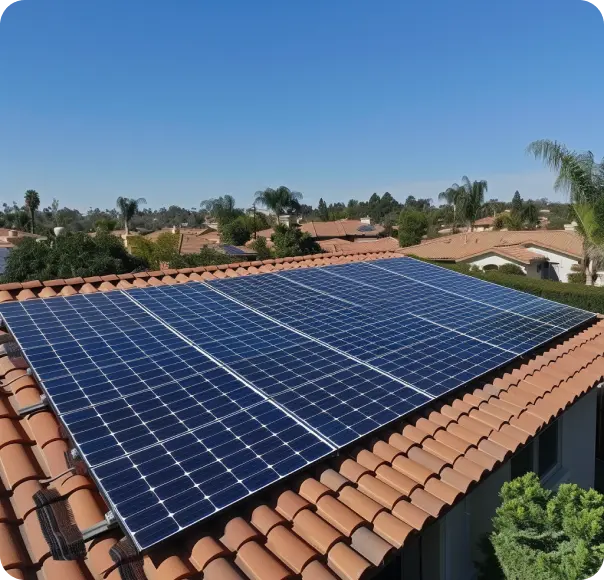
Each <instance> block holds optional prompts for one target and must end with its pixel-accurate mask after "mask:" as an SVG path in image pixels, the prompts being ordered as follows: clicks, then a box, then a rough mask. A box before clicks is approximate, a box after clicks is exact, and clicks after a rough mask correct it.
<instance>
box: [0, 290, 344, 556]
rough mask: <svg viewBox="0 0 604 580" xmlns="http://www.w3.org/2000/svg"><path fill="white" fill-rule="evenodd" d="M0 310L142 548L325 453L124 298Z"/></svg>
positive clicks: (325, 447) (293, 422)
mask: <svg viewBox="0 0 604 580" xmlns="http://www.w3.org/2000/svg"><path fill="white" fill-rule="evenodd" d="M0 311H1V313H2V316H3V317H4V319H5V320H6V322H7V324H8V327H9V329H11V331H12V332H13V334H14V335H15V337H16V338H17V340H18V341H19V343H20V346H21V348H22V350H23V353H24V355H25V356H26V357H27V359H28V360H29V361H30V363H31V364H32V367H33V368H34V371H35V372H36V374H37V375H38V379H39V381H40V384H41V385H42V387H43V388H44V390H45V391H46V393H47V394H48V396H49V398H50V400H51V402H52V404H53V405H54V406H55V408H56V409H57V413H58V414H59V416H60V418H61V420H62V421H63V423H64V424H65V426H66V427H67V429H68V430H69V432H70V435H71V437H72V440H73V442H74V444H75V445H76V447H77V448H78V449H79V450H80V452H81V453H82V456H83V457H84V459H85V461H86V463H87V464H88V466H89V467H90V468H91V470H92V473H93V475H94V476H95V478H96V479H97V482H98V483H99V486H100V488H101V489H102V490H103V491H104V492H105V494H106V497H107V499H108V502H109V503H110V505H111V506H112V508H113V509H114V510H115V513H116V515H117V517H118V518H119V519H120V520H121V522H122V524H123V526H124V529H125V531H126V532H128V533H129V534H130V535H131V537H132V538H133V539H134V541H135V542H136V543H137V545H138V546H139V547H140V548H141V549H144V548H148V547H150V546H151V545H154V544H156V543H157V542H159V541H161V540H162V539H165V538H166V537H168V536H170V535H172V534H174V533H177V532H178V531H180V530H181V529H184V528H185V527H186V526H188V525H191V524H192V523H194V522H197V521H200V520H202V519H204V518H205V517H207V516H208V515H210V514H212V513H215V512H216V511H218V510H220V509H222V508H224V507H225V506H226V505H229V504H231V503H233V502H235V501H238V500H241V499H243V498H245V497H247V496H248V495H249V494H250V493H253V492H254V491H256V490H257V489H259V488H261V487H264V486H266V485H268V484H270V483H272V482H275V481H277V480H279V479H280V478H281V477H283V476H284V475H287V474H289V473H293V472H294V471H297V470H299V469H301V468H303V467H304V466H306V465H308V464H310V463H312V462H313V461H315V460H317V459H318V458H320V457H324V456H325V455H326V454H329V453H331V452H332V451H333V449H334V447H333V446H332V445H329V444H327V443H326V442H325V441H323V440H322V439H321V438H319V437H318V436H317V435H316V434H314V433H313V432H311V431H310V430H309V429H308V428H307V427H305V426H304V425H303V424H302V423H301V422H300V421H299V420H297V419H296V418H295V417H293V416H291V415H288V414H287V413H286V412H284V411H283V410H282V409H280V408H279V407H277V406H276V405H275V404H274V403H273V402H270V401H268V400H267V398H266V397H265V396H263V395H262V394H261V393H259V392H257V391H255V390H254V389H252V388H250V387H249V386H248V385H246V384H245V383H244V382H242V381H241V380H240V379H239V378H237V377H235V376H234V375H233V374H232V373H231V372H229V371H228V370H226V369H225V368H222V367H221V366H220V365H219V364H217V363H216V362H214V361H212V360H211V359H210V358H208V357H207V356H206V355H205V354H203V353H201V352H200V351H199V350H198V349H196V348H195V347H193V346H191V345H190V344H189V343H187V342H186V341H185V340H183V339H182V338H181V337H179V336H178V335H177V334H175V333H174V332H173V331H172V330H170V329H169V328H168V327H167V326H166V325H164V324H163V323H161V322H158V321H157V320H156V319H155V318H154V317H153V316H151V315H149V314H148V313H146V312H145V311H144V310H143V309H141V308H140V307H139V306H137V305H136V304H135V303H134V302H133V301H132V300H131V299H130V298H128V297H127V296H126V295H125V294H122V293H120V292H113V293H108V294H94V295H89V296H86V295H79V296H74V297H71V298H67V299H65V298H55V299H54V300H48V301H32V302H27V303H25V302H17V303H13V304H9V305H5V306H3V307H2V308H1V309H0Z"/></svg>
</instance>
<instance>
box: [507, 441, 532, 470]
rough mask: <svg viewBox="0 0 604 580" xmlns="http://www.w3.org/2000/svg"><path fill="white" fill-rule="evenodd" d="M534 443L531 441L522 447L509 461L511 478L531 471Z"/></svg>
mask: <svg viewBox="0 0 604 580" xmlns="http://www.w3.org/2000/svg"><path fill="white" fill-rule="evenodd" d="M534 454H535V452H534V444H533V442H532V441H531V442H530V443H529V444H528V445H527V446H526V447H524V449H522V450H521V451H520V452H518V453H517V454H516V455H514V457H512V461H511V469H512V474H511V477H512V479H516V478H517V477H522V476H523V475H524V474H525V473H528V472H529V471H533V464H534V460H533V456H534Z"/></svg>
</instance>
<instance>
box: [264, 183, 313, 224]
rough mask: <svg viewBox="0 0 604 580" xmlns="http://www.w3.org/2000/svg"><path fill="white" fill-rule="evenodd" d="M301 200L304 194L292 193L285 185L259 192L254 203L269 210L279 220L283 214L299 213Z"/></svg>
mask: <svg viewBox="0 0 604 580" xmlns="http://www.w3.org/2000/svg"><path fill="white" fill-rule="evenodd" d="M301 199H302V194H301V193H300V192H299V191H292V190H291V189H289V188H288V187H285V185H281V186H280V187H278V188H277V189H272V188H270V187H267V188H266V189H265V190H264V191H257V192H256V198H255V200H254V203H257V204H260V205H261V206H263V207H265V208H267V209H269V210H270V211H272V212H273V213H274V214H275V217H276V218H278V217H279V216H280V215H283V214H297V213H299V212H300V210H301V206H300V200H301Z"/></svg>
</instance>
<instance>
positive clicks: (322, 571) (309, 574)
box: [301, 560, 336, 580]
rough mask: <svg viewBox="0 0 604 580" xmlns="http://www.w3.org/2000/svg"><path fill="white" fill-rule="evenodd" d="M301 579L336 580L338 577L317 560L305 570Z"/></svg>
mask: <svg viewBox="0 0 604 580" xmlns="http://www.w3.org/2000/svg"><path fill="white" fill-rule="evenodd" d="M301 577H302V580H336V577H335V576H334V575H333V574H332V573H331V572H329V571H328V570H327V568H325V566H323V564H321V563H320V562H317V561H316V560H314V561H313V562H311V563H310V564H309V565H308V566H306V568H304V570H303V571H302V576H301Z"/></svg>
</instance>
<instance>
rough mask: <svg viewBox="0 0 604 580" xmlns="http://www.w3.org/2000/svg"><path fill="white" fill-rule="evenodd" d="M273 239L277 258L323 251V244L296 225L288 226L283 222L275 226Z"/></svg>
mask: <svg viewBox="0 0 604 580" xmlns="http://www.w3.org/2000/svg"><path fill="white" fill-rule="evenodd" d="M271 241H272V242H273V248H274V252H275V256H276V257H277V258H286V257H289V256H304V255H306V254H318V253H320V252H321V251H322V250H321V246H319V244H317V242H315V241H314V239H313V238H312V237H311V235H310V234H308V233H306V232H303V231H301V230H300V228H298V227H295V226H294V227H287V226H285V225H283V224H279V225H277V226H275V230H274V233H273V235H272V236H271Z"/></svg>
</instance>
